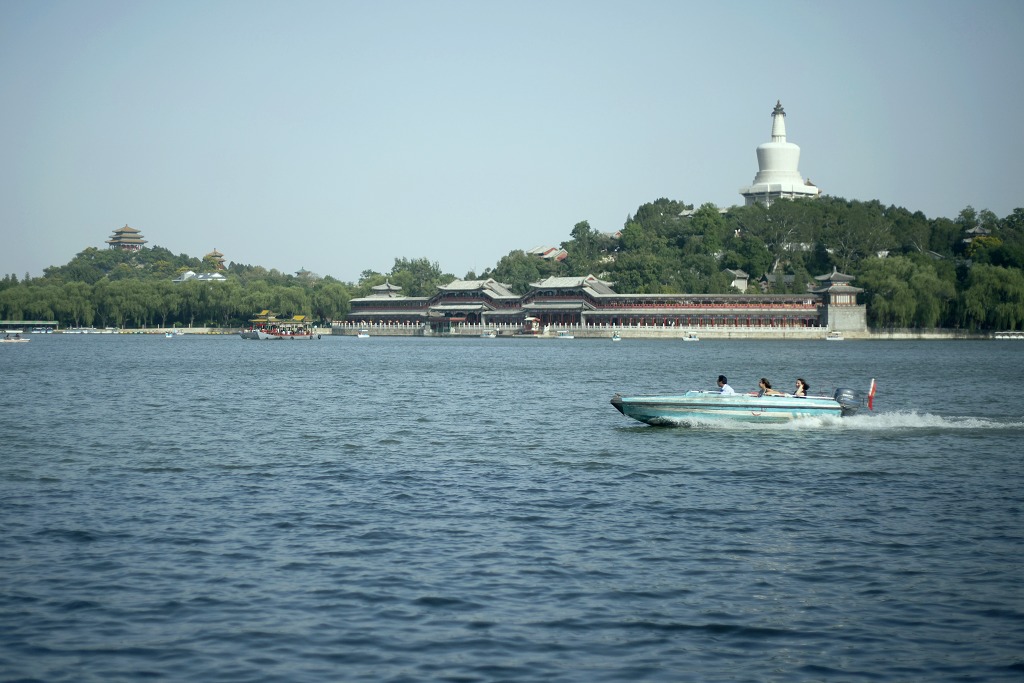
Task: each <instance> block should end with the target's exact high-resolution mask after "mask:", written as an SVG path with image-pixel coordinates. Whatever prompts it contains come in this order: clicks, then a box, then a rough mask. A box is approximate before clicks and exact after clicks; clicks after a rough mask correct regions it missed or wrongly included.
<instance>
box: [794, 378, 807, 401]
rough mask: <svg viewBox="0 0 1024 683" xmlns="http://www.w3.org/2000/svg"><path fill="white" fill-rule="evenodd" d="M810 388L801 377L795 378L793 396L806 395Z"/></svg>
mask: <svg viewBox="0 0 1024 683" xmlns="http://www.w3.org/2000/svg"><path fill="white" fill-rule="evenodd" d="M810 390H811V387H810V386H808V385H807V382H805V381H804V378H803V377H797V378H796V391H794V392H793V395H794V396H799V397H801V398H803V397H805V396H807V392H808V391H810Z"/></svg>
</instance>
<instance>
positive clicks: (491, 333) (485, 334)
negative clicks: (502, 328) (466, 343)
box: [480, 330, 498, 339]
mask: <svg viewBox="0 0 1024 683" xmlns="http://www.w3.org/2000/svg"><path fill="white" fill-rule="evenodd" d="M480 336H481V337H483V338H484V339H494V338H495V337H497V336H498V333H497V332H495V331H494V330H484V331H483V332H481V333H480Z"/></svg>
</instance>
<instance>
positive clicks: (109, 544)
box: [0, 335, 1024, 682]
mask: <svg viewBox="0 0 1024 683" xmlns="http://www.w3.org/2000/svg"><path fill="white" fill-rule="evenodd" d="M719 373H725V374H727V375H729V378H730V381H731V383H732V384H733V386H735V387H736V389H737V390H747V389H753V388H754V387H755V385H756V382H757V379H758V378H759V377H761V376H767V377H769V378H770V379H772V380H773V382H774V383H775V384H776V385H777V386H782V387H785V388H788V387H789V386H790V385H791V384H792V381H793V379H794V378H795V377H796V376H802V377H805V378H806V379H807V380H808V381H809V382H810V384H811V385H812V389H815V390H817V389H828V388H831V387H832V386H834V385H852V386H855V387H857V388H861V389H866V388H867V384H868V382H869V381H870V379H871V377H876V378H877V380H878V385H879V393H878V398H877V400H876V406H875V408H876V410H875V411H874V412H873V413H870V414H865V415H863V416H858V417H856V418H850V419H844V420H833V421H824V422H822V421H806V422H801V423H799V424H795V425H784V426H775V427H763V426H749V425H746V426H737V427H729V428H715V429H710V428H709V429H671V428H654V427H648V426H645V425H641V424H640V423H636V422H632V421H630V420H629V419H628V418H625V417H623V416H622V415H620V414H619V413H618V412H616V411H615V410H614V409H613V408H612V407H611V406H610V405H609V403H608V401H609V399H610V398H611V396H612V394H613V393H615V392H616V391H621V392H624V393H657V392H675V391H678V390H682V389H687V388H711V387H713V386H714V378H715V377H717V375H718V374H719ZM0 378H2V383H3V385H2V386H3V392H4V401H3V403H2V407H0V447H2V452H0V529H2V534H0V680H3V681H22V680H24V681H28V680H38V681H76V682H77V681H150V680H172V681H210V682H219V681H289V682H292V681H337V680H345V681H432V680H444V681H580V682H585V681H586V682H589V681H640V680H644V681H803V680H806V681H819V680H838V681H911V680H914V681H919V680H927V681H999V680H1007V681H1019V680H1021V679H1022V678H1024V514H1022V507H1024V506H1022V502H1024V501H1022V498H1024V466H1022V456H1021V442H1022V440H1024V391H1022V387H1024V344H1022V343H1020V342H1012V341H1009V342H853V341H847V342H840V343H834V342H829V343H826V342H764V341H762V342H735V341H733V342H725V341H721V342H718V341H701V342H700V343H699V344H692V343H691V344H684V343H682V342H678V341H674V342H669V341H640V340H632V339H627V340H623V341H622V342H619V343H615V344H612V343H610V342H609V341H607V340H573V341H564V340H503V339H494V340H487V339H464V340H459V339H396V338H395V339H389V338H371V339H362V340H360V339H355V338H352V337H345V338H325V339H323V340H321V341H319V342H314V343H301V344H300V343H268V342H250V341H242V340H240V339H238V338H237V337H183V338H175V339H165V338H163V337H143V336H93V337H90V336H88V335H85V336H77V335H76V336H61V335H50V336H45V337H44V336H35V337H33V339H32V342H31V343H29V344H4V345H0Z"/></svg>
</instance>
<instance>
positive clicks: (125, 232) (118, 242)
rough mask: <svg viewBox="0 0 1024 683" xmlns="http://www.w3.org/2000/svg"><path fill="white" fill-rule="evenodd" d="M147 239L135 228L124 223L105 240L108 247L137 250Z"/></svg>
mask: <svg viewBox="0 0 1024 683" xmlns="http://www.w3.org/2000/svg"><path fill="white" fill-rule="evenodd" d="M146 241H147V240H144V239H142V233H141V232H139V231H138V230H136V229H135V228H129V227H128V224H127V223H125V226H124V227H123V228H118V229H117V230H115V231H114V234H113V235H111V237H110V239H109V240H107V244H109V245H110V247H109V248H110V249H120V250H121V251H138V250H139V249H142V245H144V244H145V243H146Z"/></svg>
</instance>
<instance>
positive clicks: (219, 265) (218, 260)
mask: <svg viewBox="0 0 1024 683" xmlns="http://www.w3.org/2000/svg"><path fill="white" fill-rule="evenodd" d="M203 260H204V261H209V262H210V263H212V264H213V267H214V269H215V270H225V266H224V254H222V253H220V252H219V251H217V249H216V247H215V248H214V250H213V251H211V252H210V253H209V254H207V255H206V256H204V257H203Z"/></svg>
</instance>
